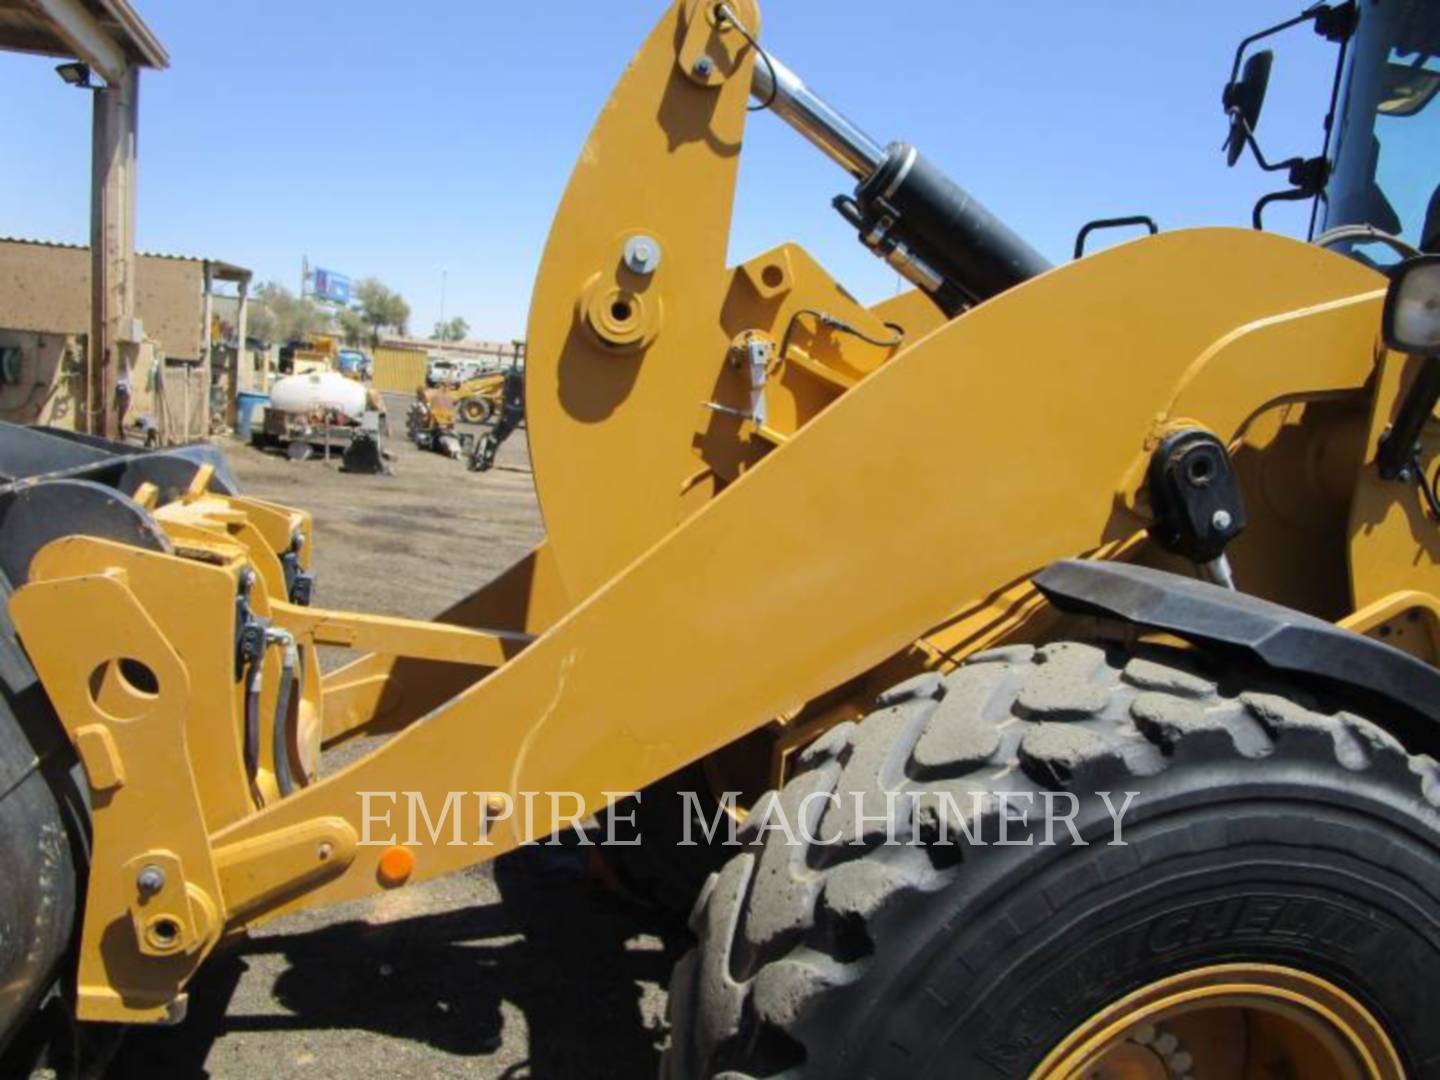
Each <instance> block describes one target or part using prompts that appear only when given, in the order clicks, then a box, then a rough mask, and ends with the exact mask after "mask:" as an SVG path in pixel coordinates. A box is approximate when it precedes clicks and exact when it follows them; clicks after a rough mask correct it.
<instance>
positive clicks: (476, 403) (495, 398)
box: [451, 371, 505, 424]
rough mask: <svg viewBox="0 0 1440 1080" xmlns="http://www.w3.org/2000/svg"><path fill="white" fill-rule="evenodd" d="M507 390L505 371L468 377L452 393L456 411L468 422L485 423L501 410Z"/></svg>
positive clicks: (488, 372)
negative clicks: (501, 402)
mask: <svg viewBox="0 0 1440 1080" xmlns="http://www.w3.org/2000/svg"><path fill="white" fill-rule="evenodd" d="M504 391H505V373H504V372H503V371H487V372H486V373H485V374H483V375H476V376H473V377H472V378H469V379H466V380H465V381H464V382H462V383H460V385H459V386H457V387H455V388H454V389H453V390H452V391H451V394H452V396H453V397H454V398H455V401H456V411H457V412H458V413H459V414H460V419H462V420H464V421H465V422H466V423H467V424H483V423H485V422H486V421H487V420H489V419H490V418H491V417H493V416H494V415H495V414H496V413H497V412H499V411H500V401H501V399H502V397H503V395H504Z"/></svg>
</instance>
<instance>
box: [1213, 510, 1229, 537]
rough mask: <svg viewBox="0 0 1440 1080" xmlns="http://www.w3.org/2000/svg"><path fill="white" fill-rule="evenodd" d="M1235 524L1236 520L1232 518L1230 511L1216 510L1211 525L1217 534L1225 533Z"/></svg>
mask: <svg viewBox="0 0 1440 1080" xmlns="http://www.w3.org/2000/svg"><path fill="white" fill-rule="evenodd" d="M1234 523H1235V519H1234V518H1232V517H1231V516H1230V511H1229V510H1216V511H1215V513H1214V514H1213V515H1212V516H1211V518H1210V524H1211V525H1213V526H1214V527H1215V530H1216V531H1217V532H1224V531H1225V530H1226V529H1228V528H1230V526H1231V525H1233V524H1234Z"/></svg>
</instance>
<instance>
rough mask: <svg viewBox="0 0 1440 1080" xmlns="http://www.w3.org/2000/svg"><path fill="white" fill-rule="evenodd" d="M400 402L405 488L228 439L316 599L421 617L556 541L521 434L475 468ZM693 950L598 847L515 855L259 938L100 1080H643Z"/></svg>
mask: <svg viewBox="0 0 1440 1080" xmlns="http://www.w3.org/2000/svg"><path fill="white" fill-rule="evenodd" d="M404 407H405V403H404V399H403V398H395V399H393V400H392V401H391V403H390V410H391V422H392V425H393V428H394V430H395V431H396V433H397V434H396V435H395V436H394V437H392V438H391V439H390V440H389V443H388V448H389V449H390V450H391V451H392V452H393V453H394V454H395V455H396V460H395V462H394V466H395V474H394V475H393V476H374V477H371V476H352V475H347V474H344V473H341V472H339V471H338V461H336V462H331V463H326V462H324V461H318V460H317V461H308V462H290V461H288V460H286V459H285V458H284V457H282V456H273V455H267V454H264V453H261V452H260V451H258V450H255V449H253V448H252V447H249V446H246V445H242V444H240V443H238V442H235V441H231V440H225V441H224V444H223V445H224V449H225V451H226V455H227V457H228V458H229V460H230V462H231V465H232V467H233V468H234V470H235V473H236V475H237V477H238V479H239V481H240V483H241V486H242V489H243V490H244V491H246V492H247V493H251V494H255V495H259V496H263V497H265V498H269V499H274V500H276V501H278V502H283V503H286V504H289V505H293V506H300V507H305V508H307V509H309V510H310V511H311V512H312V513H313V514H314V515H315V541H316V550H315V559H316V569H317V572H318V581H317V589H316V601H315V602H316V603H317V604H320V605H323V606H326V607H335V608H342V609H352V610H361V611H373V612H384V613H389V614H396V615H405V616H412V617H421V618H428V617H430V616H432V615H434V614H435V613H436V612H438V611H439V610H441V609H442V608H444V607H446V606H447V605H448V604H450V603H451V602H452V601H454V600H456V599H458V598H460V597H461V596H463V595H465V594H466V593H468V592H469V591H470V590H472V589H473V588H474V587H475V586H476V585H477V584H479V583H480V582H482V581H484V580H486V579H488V578H490V577H491V576H493V575H494V574H495V573H496V572H498V571H499V570H501V569H503V568H504V567H506V566H508V565H509V564H510V563H511V562H513V561H514V560H515V559H516V558H518V557H519V556H521V555H523V554H524V553H525V552H526V551H528V550H529V549H530V548H531V547H532V546H533V545H534V544H535V543H536V542H537V541H538V540H539V539H540V538H541V536H542V535H543V532H544V529H543V525H542V523H541V520H540V513H539V507H538V505H537V503H536V500H535V492H534V487H533V484H532V482H531V474H530V469H529V455H528V453H527V450H526V445H525V433H524V431H523V430H522V431H519V432H517V433H516V434H515V435H514V436H513V437H512V438H511V439H510V440H509V442H507V443H506V445H505V446H504V447H503V448H502V450H501V453H500V457H499V461H498V462H497V467H496V468H495V469H494V470H493V471H491V472H488V473H471V472H467V471H466V469H465V467H464V465H463V463H459V462H454V461H450V460H448V459H445V458H442V457H440V456H438V455H435V454H426V453H421V452H419V451H417V450H416V449H415V448H414V447H412V446H410V445H408V444H407V443H405V441H404V439H403V438H402V437H401V436H400V434H399V433H401V432H403V428H404V423H403V417H404ZM477 430H478V429H477ZM683 947H684V941H683V939H682V938H681V936H680V935H679V934H678V933H677V932H676V930H675V928H674V927H667V925H666V924H665V922H664V921H663V920H662V919H661V918H659V917H658V916H657V915H656V914H655V913H653V912H650V911H647V910H645V909H642V908H640V907H638V906H637V905H635V904H633V903H631V902H629V901H627V900H625V899H623V898H621V897H619V896H616V895H615V894H613V893H610V892H608V891H606V890H604V889H602V888H601V887H600V886H598V885H597V884H595V883H594V882H593V880H592V879H591V876H590V875H589V874H588V873H587V864H586V860H585V858H584V850H583V849H576V848H574V847H534V848H527V849H522V850H521V851H519V852H516V853H515V854H513V855H511V856H508V857H506V858H504V859H501V860H500V861H499V862H498V863H497V864H494V865H486V866H481V867H477V868H475V869H473V870H471V871H468V872H466V873H463V874H459V875H455V876H452V877H449V878H443V879H440V880H437V881H433V882H428V883H425V884H422V885H419V886H416V887H414V888H409V889H401V890H398V891H396V892H393V893H389V894H386V895H385V896H382V897H379V898H376V899H374V900H372V901H366V902H359V903H353V904H347V905H345V906H343V907H341V908H338V909H330V910H326V911H321V912H304V913H300V914H297V915H293V916H289V917H286V918H283V919H280V920H277V921H276V922H274V923H271V924H269V925H267V926H265V927H262V928H261V929H259V930H257V931H256V932H255V933H254V934H253V935H252V936H251V938H250V939H249V940H248V941H246V942H244V943H243V944H241V945H240V946H239V947H238V948H235V949H232V950H231V951H229V952H227V953H225V954H223V955H220V956H216V957H212V958H211V959H210V961H209V962H208V963H207V965H206V966H205V967H204V968H203V970H202V972H201V974H200V976H199V978H197V979H196V981H195V982H194V983H193V984H192V985H191V989H190V1008H189V1016H188V1018H187V1019H186V1020H185V1022H184V1023H183V1024H181V1025H179V1026H177V1027H173V1028H145V1029H135V1030H134V1031H133V1032H132V1033H131V1034H129V1035H128V1036H127V1037H126V1039H125V1042H124V1043H123V1045H122V1047H121V1049H120V1052H119V1054H118V1056H117V1057H116V1058H115V1060H114V1062H113V1064H112V1067H111V1068H110V1070H109V1071H108V1073H107V1075H108V1076H111V1077H132V1076H134V1077H138V1076H146V1077H150V1076H156V1075H164V1076H211V1077H217V1078H229V1077H234V1078H244V1080H260V1078H272V1077H274V1078H291V1077H305V1078H321V1077H325V1078H329V1077H353V1076H398V1077H449V1076H466V1077H497V1078H498V1077H504V1078H521V1077H536V1078H546V1077H624V1078H626V1080H629V1078H634V1077H649V1076H653V1075H655V1072H656V1067H657V1064H658V1056H659V1047H660V1046H661V1044H662V1042H663V1017H664V1010H665V993H664V987H665V983H666V980H667V979H668V976H669V970H670V967H671V965H672V964H673V962H674V960H675V959H676V958H677V956H678V953H679V952H680V951H681V950H682V949H683Z"/></svg>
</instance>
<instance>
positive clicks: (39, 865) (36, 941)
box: [0, 643, 85, 1073]
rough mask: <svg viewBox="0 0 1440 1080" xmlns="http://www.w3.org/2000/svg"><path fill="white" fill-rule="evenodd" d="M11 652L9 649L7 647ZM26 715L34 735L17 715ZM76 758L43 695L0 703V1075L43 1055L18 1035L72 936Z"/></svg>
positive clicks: (79, 814) (34, 692) (78, 802)
mask: <svg viewBox="0 0 1440 1080" xmlns="http://www.w3.org/2000/svg"><path fill="white" fill-rule="evenodd" d="M7 644H10V645H11V647H13V643H7ZM12 701H13V702H14V703H15V705H16V707H19V708H27V707H28V708H29V709H30V711H31V712H32V714H33V716H34V722H33V723H32V724H31V726H30V728H31V729H30V730H27V728H26V727H24V726H22V724H21V723H20V721H19V720H18V719H17V717H16V714H15V712H14V710H13V709H12V705H11V703H12ZM72 770H73V757H71V755H70V753H69V750H68V744H66V743H64V742H63V736H62V735H60V734H59V727H58V721H57V720H56V719H55V717H54V715H53V714H52V713H50V712H49V707H48V705H45V704H44V699H43V694H42V692H41V691H40V689H39V687H38V685H36V686H32V687H31V688H30V689H29V690H28V691H27V692H26V693H24V694H22V695H20V696H19V697H16V698H11V697H10V696H9V695H8V694H0V865H3V866H4V867H5V877H6V883H5V886H4V887H3V888H0V1073H8V1070H9V1067H10V1065H11V1064H12V1063H13V1060H14V1059H15V1058H16V1057H21V1058H24V1057H26V1056H27V1055H30V1054H38V1053H40V1052H41V1051H40V1050H39V1049H37V1048H34V1047H32V1046H30V1045H28V1042H27V1045H26V1046H25V1047H23V1048H20V1047H17V1046H15V1045H12V1044H13V1043H17V1042H26V1040H24V1039H23V1038H21V1039H17V1036H20V1035H21V1032H22V1029H23V1028H24V1026H25V1024H26V1021H27V1020H28V1019H29V1018H30V1016H31V1014H32V1013H33V1012H34V1011H35V1009H36V1007H37V1006H38V1005H39V1004H40V1003H41V1001H42V1000H43V999H44V998H45V997H46V995H47V994H48V993H49V992H50V991H51V989H52V987H53V986H54V984H55V981H56V979H57V978H59V977H60V974H61V970H62V968H63V966H64V960H65V956H66V953H67V951H68V949H69V948H70V944H71V940H72V936H73V935H74V933H75V929H76V917H77V912H78V897H79V887H80V885H81V879H80V874H79V872H78V871H77V858H76V853H75V851H74V847H75V845H76V844H78V843H81V842H83V841H82V838H80V836H79V834H80V833H81V831H82V829H83V820H82V819H83V815H84V813H85V810H84V807H83V804H82V799H81V796H80V794H79V789H78V788H77V787H76V784H75V777H74V776H73V775H72Z"/></svg>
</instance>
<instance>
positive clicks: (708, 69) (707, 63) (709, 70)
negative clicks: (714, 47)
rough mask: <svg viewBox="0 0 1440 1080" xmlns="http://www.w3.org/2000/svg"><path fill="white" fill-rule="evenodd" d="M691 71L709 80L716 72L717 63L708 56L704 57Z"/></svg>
mask: <svg viewBox="0 0 1440 1080" xmlns="http://www.w3.org/2000/svg"><path fill="white" fill-rule="evenodd" d="M690 70H691V71H693V72H695V74H696V75H699V76H700V77H701V78H702V79H708V78H709V77H710V76H711V75H712V74H713V73H714V71H715V61H714V60H711V59H710V57H708V56H702V57H700V58H699V59H698V60H696V61H695V66H694V67H692V68H691V69H690Z"/></svg>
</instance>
